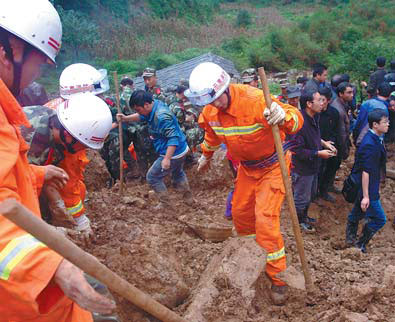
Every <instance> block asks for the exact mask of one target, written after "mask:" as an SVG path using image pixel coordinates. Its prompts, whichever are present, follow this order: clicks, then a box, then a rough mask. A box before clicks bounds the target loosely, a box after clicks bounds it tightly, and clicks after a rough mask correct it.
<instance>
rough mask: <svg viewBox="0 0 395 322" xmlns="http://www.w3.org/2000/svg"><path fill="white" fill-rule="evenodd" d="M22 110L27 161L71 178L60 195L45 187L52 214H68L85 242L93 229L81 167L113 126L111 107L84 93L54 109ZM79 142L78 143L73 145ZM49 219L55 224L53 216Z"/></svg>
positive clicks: (101, 144) (36, 108)
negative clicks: (88, 152) (89, 151)
mask: <svg viewBox="0 0 395 322" xmlns="http://www.w3.org/2000/svg"><path fill="white" fill-rule="evenodd" d="M23 111H24V112H25V114H26V116H27V118H28V120H29V122H30V125H31V126H30V127H29V128H26V127H22V135H23V137H24V139H25V140H26V142H27V143H28V144H29V145H30V149H29V152H28V159H29V162H30V163H33V164H36V165H46V164H53V165H56V166H59V167H60V168H62V169H64V170H65V171H66V173H67V174H68V176H69V178H70V179H69V181H68V182H67V184H66V186H65V187H63V189H61V190H60V191H59V192H60V194H56V192H54V191H52V190H50V191H48V189H47V190H46V191H45V192H46V195H47V197H48V206H49V209H50V211H51V214H52V215H55V217H56V219H58V218H59V217H61V214H62V213H63V214H64V216H69V215H71V216H72V218H73V219H74V222H75V223H76V225H75V226H74V227H71V228H74V229H75V230H77V231H78V232H79V234H78V237H80V238H81V239H83V240H84V242H85V243H87V242H88V241H89V239H90V238H91V237H92V235H93V231H92V229H91V226H90V220H89V218H88V217H87V214H86V211H85V208H84V205H83V200H84V198H85V192H86V190H85V184H84V182H83V170H84V169H85V165H86V164H87V163H88V160H87V158H86V148H87V147H88V148H93V149H97V150H98V149H100V148H101V147H102V146H103V144H104V139H105V137H106V136H107V135H108V132H109V131H110V130H111V127H112V116H111V112H110V109H109V108H108V106H107V104H106V103H105V102H104V101H103V100H102V99H100V98H98V97H97V96H95V95H93V94H91V93H83V94H77V95H74V96H72V97H71V98H70V99H69V100H66V101H65V102H63V103H62V104H60V105H59V106H58V107H57V109H56V111H54V110H53V109H50V108H48V107H46V106H27V107H24V108H23ZM68 137H70V138H69V140H70V142H71V143H70V142H69V141H68ZM78 142H80V143H79V144H80V146H78V147H77V148H76V146H75V144H76V143H78ZM54 194H55V195H54ZM59 213H60V214H59ZM48 221H49V222H50V223H51V224H53V225H55V226H56V223H54V222H53V221H52V218H49V220H48Z"/></svg>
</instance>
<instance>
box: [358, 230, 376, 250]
mask: <svg viewBox="0 0 395 322" xmlns="http://www.w3.org/2000/svg"><path fill="white" fill-rule="evenodd" d="M375 233H376V232H375V231H373V230H371V229H370V228H369V227H368V225H366V224H365V226H363V229H362V235H361V237H360V238H359V240H358V242H357V244H356V246H357V247H358V248H359V249H360V250H361V251H362V253H366V245H367V244H368V243H369V241H370V240H371V239H372V237H373V235H374V234H375Z"/></svg>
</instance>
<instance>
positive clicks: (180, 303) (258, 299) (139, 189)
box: [86, 147, 395, 322]
mask: <svg viewBox="0 0 395 322" xmlns="http://www.w3.org/2000/svg"><path fill="white" fill-rule="evenodd" d="M394 150H395V149H394V148H393V147H391V149H390V152H389V155H390V161H389V163H388V166H389V167H391V168H395V161H393V159H394V158H393V154H394V153H393V151H394ZM91 158H92V159H93V160H92V162H91V163H90V165H89V166H88V169H87V173H86V178H87V186H88V191H89V198H90V201H89V203H88V209H89V214H90V218H91V220H92V222H93V229H94V230H95V232H96V234H97V240H96V242H95V243H94V244H93V245H92V246H91V247H89V248H88V249H87V250H88V251H89V252H91V253H92V254H94V255H95V256H97V257H98V258H99V259H100V260H101V261H102V262H103V263H105V264H106V265H107V266H108V267H110V268H111V269H113V270H114V271H115V272H117V273H118V274H120V275H121V276H122V277H124V278H126V279H127V280H128V281H130V282H131V283H133V284H134V285H136V286H137V287H139V288H140V289H142V290H144V291H146V292H147V293H149V294H151V295H152V296H153V297H154V298H156V299H157V300H159V301H161V302H162V303H164V304H166V305H168V306H169V307H171V308H172V309H173V310H175V311H177V312H178V313H179V314H181V315H182V314H184V313H185V312H186V310H187V308H188V306H189V304H190V303H191V299H192V295H193V294H194V293H196V291H197V290H196V287H197V285H198V284H199V279H200V277H201V276H202V274H203V273H204V271H205V269H206V267H207V266H208V263H209V262H210V260H211V259H212V258H213V257H214V256H215V255H216V254H219V253H220V252H221V251H222V249H223V248H224V245H226V242H223V243H221V242H220V243H213V242H210V241H203V240H202V239H201V238H199V237H198V236H197V234H196V233H195V232H194V231H193V230H192V229H191V228H190V227H188V225H187V224H185V218H190V220H191V221H199V222H203V223H204V222H208V223H209V222H210V223H213V222H218V223H220V225H226V224H227V222H226V221H225V220H224V219H223V212H224V207H225V200H226V196H227V194H228V192H229V190H230V188H231V187H232V179H231V176H230V174H229V171H228V169H227V165H226V163H225V162H223V161H221V160H217V161H216V165H217V166H216V167H214V169H212V170H210V171H211V172H210V173H209V175H205V176H199V177H198V176H197V174H196V172H195V170H194V169H189V170H188V177H189V179H190V183H191V187H192V190H193V192H194V194H195V198H196V200H197V201H198V204H197V205H196V206H195V207H188V206H186V205H184V204H183V203H182V200H181V199H180V196H178V195H177V193H176V191H174V190H171V198H172V204H173V207H174V208H175V210H173V211H171V210H165V211H163V212H159V213H158V212H155V211H154V210H153V206H155V205H156V204H157V200H156V199H155V197H154V196H153V194H152V193H150V192H149V188H148V186H147V185H146V184H140V183H138V182H132V183H128V185H127V189H126V192H125V193H124V197H123V198H120V197H119V195H118V191H117V187H114V188H112V190H109V189H107V188H105V178H106V177H107V173H106V170H105V167H104V164H103V162H102V160H101V159H100V157H99V156H98V155H96V154H92V155H91ZM351 164H352V162H350V161H349V162H347V163H346V164H345V165H343V166H342V169H341V170H340V171H339V173H338V175H339V179H341V178H344V176H345V173H348V171H349V168H350V167H351ZM336 184H337V185H338V186H339V187H340V185H341V182H340V181H337V182H336ZM394 187H395V181H393V180H390V179H387V183H386V185H385V187H384V189H383V190H382V192H383V193H382V201H383V206H384V209H385V211H386V213H387V217H388V222H387V224H386V225H385V227H384V229H383V230H382V231H381V232H380V233H378V234H377V236H375V237H374V239H373V241H372V243H371V244H370V246H369V250H368V254H366V255H365V254H361V253H360V252H356V251H355V250H353V249H345V247H344V231H345V222H346V218H347V214H348V212H349V210H350V208H351V205H350V204H347V203H346V202H345V201H344V200H343V198H342V197H341V195H336V203H335V204H330V203H326V202H322V203H320V204H313V205H312V206H311V210H310V215H311V216H312V217H315V218H317V219H318V224H317V232H316V233H315V234H308V235H306V234H304V235H303V236H304V241H305V249H306V254H307V256H308V261H309V266H310V269H311V272H312V275H313V279H314V282H315V285H316V287H317V296H316V299H315V301H314V303H313V304H312V303H310V302H309V301H307V300H306V294H305V292H303V291H298V290H295V289H291V291H290V299H289V301H288V304H286V305H285V306H283V307H276V306H272V305H271V304H270V301H269V299H268V296H267V292H266V286H267V281H266V280H265V278H263V277H262V278H260V279H258V281H257V282H256V285H255V289H256V296H255V299H254V300H253V301H252V303H248V304H246V302H245V301H244V298H243V296H242V295H241V292H240V290H238V289H236V288H233V287H231V286H230V283H227V282H225V283H219V284H218V285H217V289H219V293H218V294H217V295H216V297H215V303H216V305H213V306H211V308H210V310H208V311H205V312H204V316H205V319H206V320H207V321H213V322H214V321H215V322H217V321H228V322H230V321H234V322H235V321H304V322H305V321H328V322H329V321H392V322H395V315H394V312H395V297H394V295H395V267H393V266H391V265H395V248H394V246H395V235H394V229H393V228H392V227H391V223H392V220H393V218H394V214H395V209H394V207H393V202H392V200H394V197H395V193H394ZM180 216H184V217H183V218H184V220H182V221H180V220H179V217H180ZM282 231H283V236H284V240H285V244H286V252H287V261H288V264H289V265H292V266H295V267H296V268H297V269H299V270H300V265H299V258H298V255H297V252H296V247H295V241H294V238H293V233H292V226H291V221H290V219H289V216H288V213H287V208H286V206H284V209H283V211H282ZM117 301H118V309H119V310H118V312H119V315H120V317H121V318H122V321H125V322H126V321H136V322H141V321H156V320H155V319H154V318H152V317H149V316H148V315H146V314H144V313H142V312H141V311H139V310H137V309H136V308H135V307H133V306H132V305H131V304H129V303H128V302H126V301H125V300H122V299H120V298H118V297H117Z"/></svg>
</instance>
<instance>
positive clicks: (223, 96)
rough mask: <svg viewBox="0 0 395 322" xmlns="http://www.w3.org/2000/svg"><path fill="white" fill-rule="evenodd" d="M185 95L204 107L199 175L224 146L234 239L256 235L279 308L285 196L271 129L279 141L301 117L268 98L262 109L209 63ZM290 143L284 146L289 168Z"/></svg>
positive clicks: (255, 94)
mask: <svg viewBox="0 0 395 322" xmlns="http://www.w3.org/2000/svg"><path fill="white" fill-rule="evenodd" d="M189 84H190V88H189V90H188V91H186V92H185V95H186V96H187V97H188V98H189V100H190V101H191V103H192V104H196V105H201V106H202V105H206V106H205V108H204V109H203V112H202V114H201V116H200V119H199V123H200V125H201V126H202V127H203V128H204V130H205V131H206V132H205V138H204V142H203V143H202V145H201V147H202V151H203V154H202V156H201V157H200V159H199V162H198V171H202V170H204V169H207V168H208V166H209V164H210V159H211V157H212V156H213V154H214V151H215V150H217V149H218V148H219V147H220V144H221V143H224V144H225V145H226V147H227V149H228V151H229V154H230V156H231V158H232V159H235V160H240V167H239V170H238V173H237V178H236V185H235V192H234V196H233V202H232V215H233V223H234V226H235V228H236V231H237V233H238V235H240V236H255V237H256V241H257V243H258V244H259V245H260V246H261V247H262V248H264V249H265V251H266V252H267V259H266V274H267V275H268V277H269V278H270V279H271V281H272V287H271V297H272V300H273V302H274V304H277V305H282V304H284V303H285V300H286V297H287V286H286V284H285V283H284V282H283V281H282V280H280V279H279V278H277V277H276V275H277V274H278V273H279V272H281V271H283V270H285V268H286V259H285V250H284V242H283V239H282V236H281V232H280V209H281V205H282V202H283V200H284V196H285V189H284V185H283V182H282V177H281V171H280V165H279V163H278V158H277V154H276V152H275V146H274V139H273V136H272V131H271V125H273V124H278V125H279V127H280V133H281V138H282V139H283V140H284V139H285V136H286V135H287V134H294V133H296V132H297V131H298V130H299V129H300V128H301V127H302V125H303V117H302V115H301V114H300V112H299V111H298V110H297V109H296V108H294V107H292V106H290V105H286V104H282V103H280V102H279V101H278V100H276V99H273V103H272V105H271V106H270V107H267V106H266V104H265V100H264V97H263V92H262V90H259V89H256V88H254V87H252V86H249V85H238V84H230V77H229V75H228V74H227V73H226V72H225V71H224V70H223V69H222V68H221V67H220V66H218V65H216V64H214V63H209V62H206V63H202V64H200V65H198V66H197V67H195V69H194V70H193V71H192V73H191V76H190V79H189ZM291 147H292V144H291V143H288V142H285V143H284V150H285V151H287V152H286V161H287V163H288V166H289V165H290V161H291V158H290V152H289V149H290V148H291Z"/></svg>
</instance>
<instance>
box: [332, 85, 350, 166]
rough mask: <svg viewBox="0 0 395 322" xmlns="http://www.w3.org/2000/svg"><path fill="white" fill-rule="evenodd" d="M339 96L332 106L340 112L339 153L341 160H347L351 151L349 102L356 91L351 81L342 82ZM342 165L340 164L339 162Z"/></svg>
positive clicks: (338, 90) (338, 88)
mask: <svg viewBox="0 0 395 322" xmlns="http://www.w3.org/2000/svg"><path fill="white" fill-rule="evenodd" d="M336 92H337V96H338V97H337V98H336V99H335V100H334V101H333V102H332V106H333V107H334V108H335V109H336V110H337V111H338V112H339V116H340V121H339V137H340V142H339V148H340V149H339V153H338V157H339V158H340V162H341V160H346V159H347V158H348V155H349V152H350V145H351V143H350V118H349V115H348V114H349V110H350V107H349V102H351V101H352V99H353V96H354V91H353V88H352V86H351V84H350V83H346V82H343V83H340V84H339V85H338V86H337V88H336ZM339 166H340V164H339Z"/></svg>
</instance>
